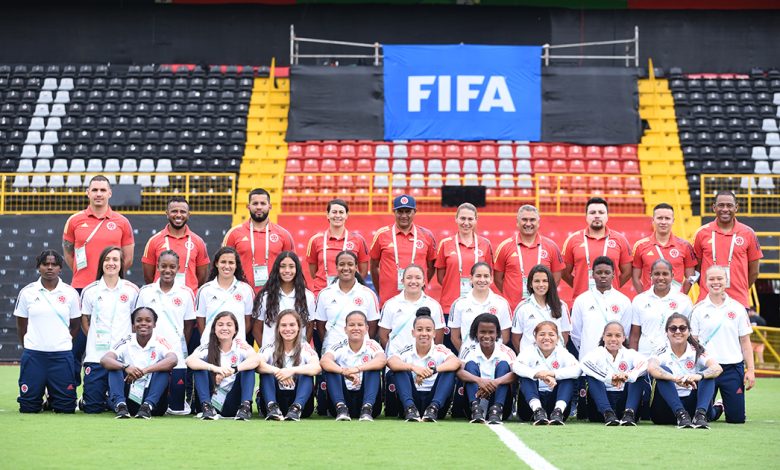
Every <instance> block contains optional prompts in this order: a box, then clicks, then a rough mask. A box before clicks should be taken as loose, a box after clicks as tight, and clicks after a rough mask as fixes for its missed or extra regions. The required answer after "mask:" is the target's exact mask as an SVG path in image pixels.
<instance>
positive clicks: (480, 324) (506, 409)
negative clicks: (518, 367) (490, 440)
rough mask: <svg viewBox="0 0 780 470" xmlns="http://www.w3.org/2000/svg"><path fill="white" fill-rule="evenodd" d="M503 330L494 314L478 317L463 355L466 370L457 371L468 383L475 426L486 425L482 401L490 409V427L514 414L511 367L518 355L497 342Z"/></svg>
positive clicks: (469, 402)
mask: <svg viewBox="0 0 780 470" xmlns="http://www.w3.org/2000/svg"><path fill="white" fill-rule="evenodd" d="M500 328H501V327H500V325H499V324H498V318H496V317H495V315H491V314H489V313H482V314H480V315H478V316H477V318H475V319H474V322H473V323H472V324H471V331H469V337H470V338H471V346H468V347H466V348H464V349H463V351H461V354H460V360H461V362H463V367H462V368H461V369H460V370H458V373H457V376H458V378H459V379H460V380H462V381H463V382H464V383H465V385H464V388H465V389H466V398H467V399H468V404H469V407H470V411H471V415H470V416H471V422H472V423H484V422H485V415H484V411H483V410H482V407H481V406H480V401H481V400H485V401H486V402H487V406H489V408H488V416H487V423H488V424H501V421H502V420H504V419H507V418H509V415H511V414H512V393H511V388H512V384H513V383H514V382H515V380H516V377H515V374H513V373H512V369H511V366H512V363H514V361H515V353H514V352H513V351H512V350H511V349H510V348H509V346H505V345H503V344H501V343H498V344H497V343H496V342H497V340H498V332H499V331H500V330H499V329H500ZM456 400H457V396H456ZM464 404H465V403H464ZM464 411H465V410H464Z"/></svg>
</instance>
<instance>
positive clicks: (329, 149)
mask: <svg viewBox="0 0 780 470" xmlns="http://www.w3.org/2000/svg"><path fill="white" fill-rule="evenodd" d="M322 156H323V157H325V158H336V157H338V156H339V149H338V147H336V146H335V145H334V144H327V145H324V146H323V147H322Z"/></svg>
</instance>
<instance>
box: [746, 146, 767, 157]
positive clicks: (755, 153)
mask: <svg viewBox="0 0 780 470" xmlns="http://www.w3.org/2000/svg"><path fill="white" fill-rule="evenodd" d="M750 158H752V159H753V160H767V159H768V158H769V155H767V153H766V148H765V147H753V149H752V152H751V155H750Z"/></svg>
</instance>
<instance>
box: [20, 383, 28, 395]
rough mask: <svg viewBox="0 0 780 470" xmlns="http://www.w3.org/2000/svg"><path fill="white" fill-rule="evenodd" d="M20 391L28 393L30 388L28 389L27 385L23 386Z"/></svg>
mask: <svg viewBox="0 0 780 470" xmlns="http://www.w3.org/2000/svg"><path fill="white" fill-rule="evenodd" d="M19 389H20V390H21V391H22V393H27V390H29V387H27V384H22V386H21V387H19Z"/></svg>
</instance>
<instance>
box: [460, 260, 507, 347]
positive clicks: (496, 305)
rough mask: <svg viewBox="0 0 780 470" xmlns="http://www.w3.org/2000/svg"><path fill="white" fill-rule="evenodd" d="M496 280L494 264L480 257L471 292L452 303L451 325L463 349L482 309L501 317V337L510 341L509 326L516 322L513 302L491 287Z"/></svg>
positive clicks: (472, 271)
mask: <svg viewBox="0 0 780 470" xmlns="http://www.w3.org/2000/svg"><path fill="white" fill-rule="evenodd" d="M492 283H493V272H492V270H491V268H490V265H489V264H487V263H485V262H483V261H480V262H479V263H477V264H475V265H474V266H472V267H471V285H472V286H473V289H471V292H469V293H468V294H466V295H464V296H463V297H460V298H459V299H458V300H456V301H455V302H454V303H453V304H452V308H451V309H450V317H449V319H448V326H449V327H450V334H451V337H452V344H453V345H454V346H455V349H456V350H458V351H460V350H461V349H462V347H463V345H464V344H466V343H468V342H469V331H471V323H472V322H473V321H474V319H475V318H477V315H479V314H481V313H490V314H492V315H495V316H497V317H498V323H499V324H500V325H501V334H500V336H499V339H500V340H501V343H502V344H509V329H510V327H511V326H512V320H511V318H510V312H509V303H508V302H507V301H506V299H505V298H503V297H501V296H500V295H498V294H496V293H495V292H493V291H491V290H490V284H492Z"/></svg>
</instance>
